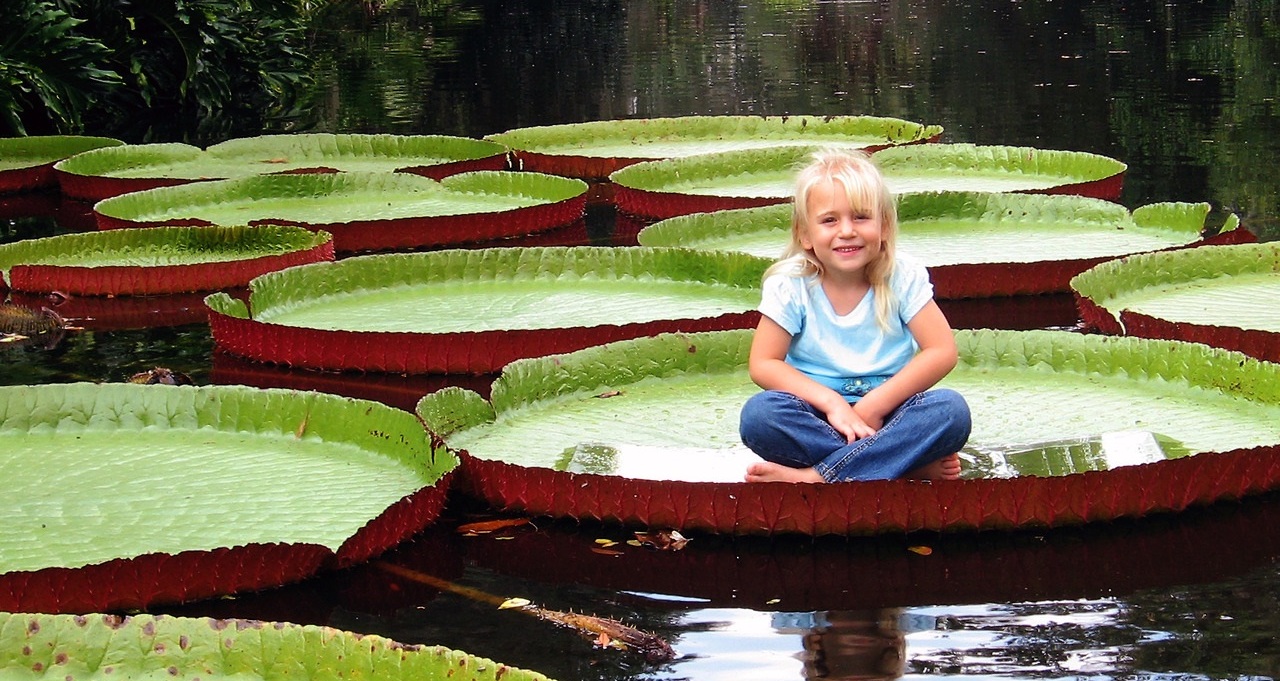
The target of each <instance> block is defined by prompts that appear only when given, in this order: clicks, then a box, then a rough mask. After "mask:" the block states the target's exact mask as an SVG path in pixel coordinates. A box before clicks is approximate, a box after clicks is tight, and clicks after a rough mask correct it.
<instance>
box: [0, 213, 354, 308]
mask: <svg viewBox="0 0 1280 681" xmlns="http://www.w3.org/2000/svg"><path fill="white" fill-rule="evenodd" d="M322 260H333V238H332V237H331V236H330V235H329V234H328V233H325V232H318V233H317V232H311V231H308V230H305V229H302V228H300V227H279V226H262V227H158V228H146V229H120V230H113V231H110V232H94V233H87V234H64V235H60V236H52V237H46V238H41V239H30V240H27V241H18V242H15V243H10V244H0V284H4V285H7V286H8V287H9V288H11V289H13V290H16V291H27V292H50V291H58V292H60V293H63V294H72V295H89V296H102V295H110V296H118V295H154V294H166V293H186V292H192V291H216V290H218V289H224V288H233V287H243V286H247V285H248V284H249V280H250V279H253V278H254V277H256V276H258V275H259V274H263V273H266V272H271V271H273V270H279V269H284V268H286V267H292V266H294V265H301V264H305V263H310V262H319V261H322ZM2 288H3V287H2V286H0V289H2Z"/></svg>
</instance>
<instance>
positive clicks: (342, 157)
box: [54, 133, 507, 201]
mask: <svg viewBox="0 0 1280 681" xmlns="http://www.w3.org/2000/svg"><path fill="white" fill-rule="evenodd" d="M506 152H507V149H506V147H505V146H503V145H501V144H498V143H496V142H489V141H484V140H477V139H471V138H468V137H451V136H445V135H356V134H343V135H333V134H327V133H310V134H299V135H264V136H260V137H243V138H237V139H232V140H228V141H226V142H222V143H220V144H215V145H213V146H211V147H209V148H208V149H207V150H201V149H200V148H199V147H194V146H191V145H189V144H180V143H161V144H129V145H124V146H120V147H116V148H112V149H100V150H97V151H95V152H93V153H86V154H81V155H78V156H76V157H74V158H68V159H66V160H64V161H60V162H59V163H57V164H56V165H55V166H54V171H55V172H56V174H57V179H58V182H59V184H60V185H61V187H62V192H63V194H65V195H67V196H70V197H72V198H76V199H80V200H84V201H98V200H101V199H105V198H109V197H112V196H118V195H120V194H124V193H128V192H134V191H141V190H144V189H154V188H156V187H166V186H173V185H177V184H186V183H188V182H195V181H200V180H217V179H230V178H236V177H247V176H250V175H261V174H270V173H306V172H393V171H400V172H412V173H416V174H419V175H425V176H427V177H431V178H433V179H437V180H438V179H441V178H444V177H447V176H449V175H453V174H456V173H460V172H466V171H472V170H504V169H506V163H507V160H506Z"/></svg>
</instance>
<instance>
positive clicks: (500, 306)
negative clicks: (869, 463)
mask: <svg viewBox="0 0 1280 681" xmlns="http://www.w3.org/2000/svg"><path fill="white" fill-rule="evenodd" d="M764 265H765V263H763V262H761V261H759V260H758V259H755V258H751V257H749V256H744V255H740V254H730V253H704V252H698V251H690V250H683V249H645V248H639V247H636V248H601V247H571V248H564V247H550V248H510V249H476V250H451V251H436V252H431V253H418V254H387V255H374V256H364V257H359V258H349V259H346V260H342V261H338V262H335V263H329V264H325V265H322V266H318V267H317V266H308V267H300V268H293V269H290V270H286V271H282V272H278V273H273V274H272V275H267V276H263V277H259V278H258V279H255V280H254V281H253V282H252V284H251V288H252V292H251V294H250V298H249V305H248V307H247V308H245V306H244V304H243V303H240V301H237V300H234V299H231V298H230V297H229V296H225V295H222V296H217V295H215V296H212V297H210V299H209V305H210V307H211V309H212V310H213V312H214V315H213V317H212V318H211V323H212V324H213V332H214V340H215V342H218V343H220V344H223V343H225V344H226V345H227V348H228V349H229V350H231V351H232V352H233V353H235V354H240V355H243V356H247V357H252V358H257V359H262V360H264V361H270V362H276V363H282V364H290V365H295V366H308V367H312V368H362V369H366V370H375V371H390V370H394V371H399V372H407V373H422V372H427V373H437V372H444V373H448V372H455V371H457V370H459V369H461V370H462V371H463V372H464V373H485V372H489V371H496V370H497V369H499V368H501V367H502V365H504V364H506V363H507V362H510V361H511V360H513V359H517V358H519V357H529V356H535V355H538V354H550V353H552V352H565V351H567V348H569V347H571V346H572V349H578V348H581V347H585V346H587V345H591V344H593V343H595V342H606V341H609V340H618V339H619V338H631V337H635V336H639V335H647V334H650V333H658V332H661V331H668V330H675V329H679V328H690V329H694V328H696V329H709V328H740V327H742V326H747V325H749V324H751V323H752V322H753V320H754V315H755V313H754V309H755V307H756V305H757V304H758V303H759V300H758V299H759V281H760V275H761V273H762V272H763V268H764ZM224 325H225V326H224ZM234 329H239V331H235V330H234ZM255 329H256V331H255ZM253 336H258V337H257V338H253ZM369 345H373V346H375V347H377V348H378V350H377V353H376V355H372V356H371V355H370V353H369V352H368V351H367V350H366V349H365V348H366V347H367V346H369ZM392 356H394V357H395V358H394V359H392V358H391V357H392Z"/></svg>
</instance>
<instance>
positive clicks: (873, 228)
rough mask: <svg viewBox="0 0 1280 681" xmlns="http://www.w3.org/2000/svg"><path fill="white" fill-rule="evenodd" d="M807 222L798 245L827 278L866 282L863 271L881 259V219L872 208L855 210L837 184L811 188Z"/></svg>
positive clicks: (828, 183)
mask: <svg viewBox="0 0 1280 681" xmlns="http://www.w3.org/2000/svg"><path fill="white" fill-rule="evenodd" d="M807 205H808V214H809V221H808V223H807V224H805V226H804V229H803V230H802V233H801V234H800V244H801V246H803V247H804V249H805V250H807V251H809V252H810V253H812V254H813V256H814V257H815V258H816V259H817V260H818V262H819V263H821V264H822V267H823V270H824V273H825V274H827V275H829V276H834V277H840V278H851V279H852V280H853V281H865V279H866V271H865V268H866V266H867V265H868V264H870V263H872V262H874V261H875V260H876V258H878V257H879V256H880V244H881V231H880V227H881V224H880V216H879V215H877V214H875V208H874V206H872V207H869V208H854V207H853V206H852V205H851V204H850V203H849V195H848V192H846V191H845V188H844V186H843V185H842V184H840V183H839V182H838V181H831V182H820V183H818V184H816V185H814V186H813V188H812V190H810V192H809V198H808V201H807Z"/></svg>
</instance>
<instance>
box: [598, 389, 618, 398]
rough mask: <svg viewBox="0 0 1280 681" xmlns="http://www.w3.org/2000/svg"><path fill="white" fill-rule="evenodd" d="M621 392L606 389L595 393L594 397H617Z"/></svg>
mask: <svg viewBox="0 0 1280 681" xmlns="http://www.w3.org/2000/svg"><path fill="white" fill-rule="evenodd" d="M621 394H622V391H621V390H606V391H604V392H602V393H600V394H599V395H596V397H617V396H618V395H621Z"/></svg>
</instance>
